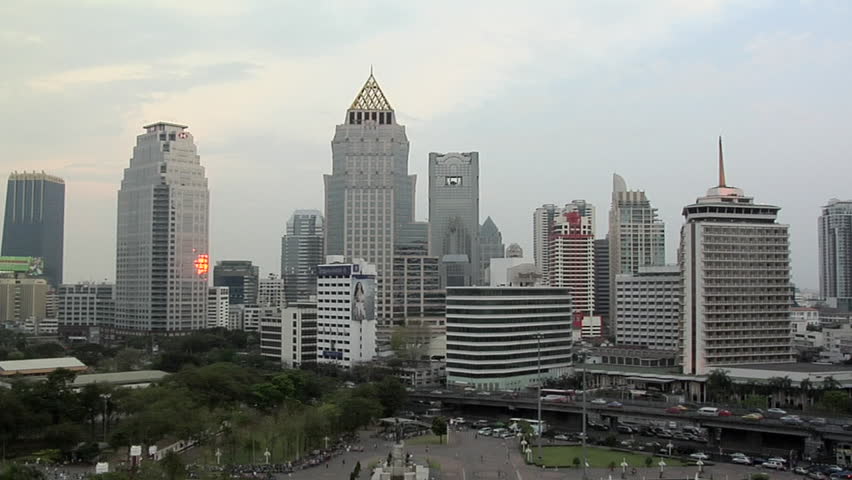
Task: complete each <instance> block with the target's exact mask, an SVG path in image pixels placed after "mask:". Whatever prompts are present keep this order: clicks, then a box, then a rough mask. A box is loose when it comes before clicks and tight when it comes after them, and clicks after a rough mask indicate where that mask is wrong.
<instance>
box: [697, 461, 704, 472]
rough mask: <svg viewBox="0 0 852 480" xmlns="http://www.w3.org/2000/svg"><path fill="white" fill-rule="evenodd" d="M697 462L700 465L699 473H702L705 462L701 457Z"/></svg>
mask: <svg viewBox="0 0 852 480" xmlns="http://www.w3.org/2000/svg"><path fill="white" fill-rule="evenodd" d="M695 464H696V465H698V473H701V472H702V471H703V470H704V462H702V461H701V459H700V458H699V459H698V461H697V462H695Z"/></svg>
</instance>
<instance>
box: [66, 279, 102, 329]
mask: <svg viewBox="0 0 852 480" xmlns="http://www.w3.org/2000/svg"><path fill="white" fill-rule="evenodd" d="M114 295H115V285H113V284H111V283H89V282H83V283H74V284H63V285H60V286H59V289H58V290H57V303H58V305H57V318H56V320H57V322H58V324H59V325H60V326H63V327H64V326H71V325H73V326H86V327H105V326H110V325H112V322H113V317H114V315H115V297H114Z"/></svg>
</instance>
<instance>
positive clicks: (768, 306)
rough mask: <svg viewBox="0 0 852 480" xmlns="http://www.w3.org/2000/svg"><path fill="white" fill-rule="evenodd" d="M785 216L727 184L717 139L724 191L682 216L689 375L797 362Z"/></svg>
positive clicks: (685, 355)
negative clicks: (780, 217) (780, 221)
mask: <svg viewBox="0 0 852 480" xmlns="http://www.w3.org/2000/svg"><path fill="white" fill-rule="evenodd" d="M780 209H781V208H780V207H776V206H773V205H760V204H756V203H754V200H753V199H752V197H747V196H745V194H744V193H743V190H742V189H739V188H735V187H729V186H727V185H726V184H725V170H724V164H723V161H722V141H721V139H720V140H719V185H718V186H716V187H713V188H711V189H709V190H708V191H707V195H706V196H704V197H701V198H699V199H698V201H697V202H696V203H694V204H692V205H687V206H686V207H684V209H683V215H684V217H685V219H686V223H685V224H684V225H683V227H682V228H681V242H680V251H679V255H678V256H679V260H680V268H681V275H682V277H683V292H684V294H683V310H682V314H681V328H680V333H681V337H680V345H681V348H682V355H683V357H682V360H681V364H682V366H683V372H684V373H686V374H697V375H704V374H707V373H709V372H711V371H713V370H714V369H716V368H719V367H725V366H731V365H751V364H760V363H785V362H790V361H792V360H793V355H792V341H791V336H790V313H791V312H790V310H791V307H792V302H793V287H792V284H791V283H790V240H789V233H788V227H787V225H781V224H778V223H777V222H776V218H777V216H778V211H779V210H780Z"/></svg>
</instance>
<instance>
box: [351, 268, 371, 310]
mask: <svg viewBox="0 0 852 480" xmlns="http://www.w3.org/2000/svg"><path fill="white" fill-rule="evenodd" d="M375 319H376V277H375V276H374V275H352V320H355V321H356V322H363V321H365V320H375Z"/></svg>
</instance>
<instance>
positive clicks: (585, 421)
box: [580, 355, 589, 480]
mask: <svg viewBox="0 0 852 480" xmlns="http://www.w3.org/2000/svg"><path fill="white" fill-rule="evenodd" d="M580 358H582V360H583V363H584V364H585V363H586V356H585V355H583V356H582V357H580ZM582 387H583V438H582V439H581V440H582V442H583V447H582V449H583V480H587V478H588V477H587V475H588V468H589V462H588V461H587V458H586V424H588V423H589V419H588V415H587V413H586V367H585V365H584V366H583V385H582Z"/></svg>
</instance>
